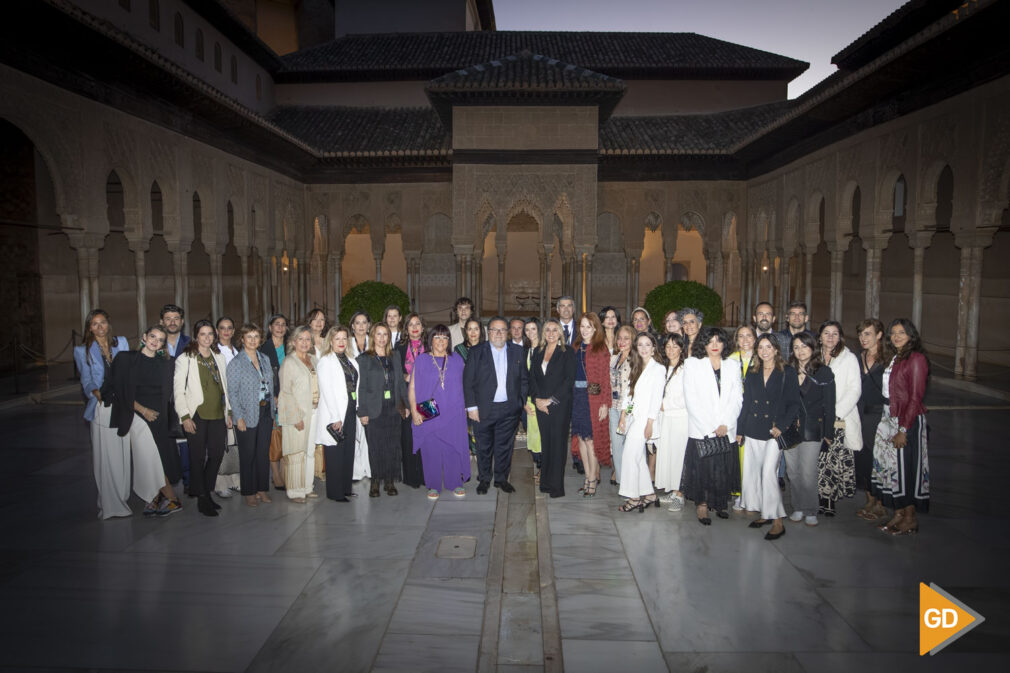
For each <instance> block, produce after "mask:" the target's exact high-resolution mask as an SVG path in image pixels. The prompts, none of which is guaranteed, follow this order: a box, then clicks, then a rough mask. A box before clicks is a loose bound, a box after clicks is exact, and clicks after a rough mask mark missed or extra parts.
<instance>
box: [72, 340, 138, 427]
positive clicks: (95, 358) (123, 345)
mask: <svg viewBox="0 0 1010 673" xmlns="http://www.w3.org/2000/svg"><path fill="white" fill-rule="evenodd" d="M125 350H130V345H129V344H128V343H127V342H126V337H116V338H115V340H114V341H113V342H112V347H111V352H112V357H116V353H118V352H120V351H125ZM74 362H76V363H77V371H79V372H80V373H81V388H82V389H83V391H84V403H85V406H84V420H86V421H88V422H89V423H90V422H91V421H93V420H95V408H96V407H97V406H98V400H97V399H96V398H95V396H94V395H93V394H92V392H91V391H93V390H101V389H102V383H103V382H104V381H105V363H104V362H102V349H101V348H99V347H98V344H97V343H92V344H91V357H86V353H85V352H84V346H83V345H82V346H75V347H74Z"/></svg>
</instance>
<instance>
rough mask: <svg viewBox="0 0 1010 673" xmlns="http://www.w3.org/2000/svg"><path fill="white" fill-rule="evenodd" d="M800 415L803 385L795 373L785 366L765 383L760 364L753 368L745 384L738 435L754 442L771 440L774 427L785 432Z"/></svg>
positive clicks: (775, 371) (737, 423)
mask: <svg viewBox="0 0 1010 673" xmlns="http://www.w3.org/2000/svg"><path fill="white" fill-rule="evenodd" d="M799 414H800V384H799V381H798V380H797V377H796V370H795V369H793V368H792V367H790V366H789V365H786V366H785V368H784V369H783V370H782V371H779V370H778V369H775V370H773V371H772V373H771V375H769V376H768V383H767V384H766V383H765V380H764V374H763V372H762V370H761V365H756V366H753V367H751V368H750V369H749V370H748V371H747V378H745V379H744V382H743V406H742V407H741V408H740V417H739V418H738V419H737V422H736V433H737V434H738V435H743V436H745V437H753V438H754V439H762V440H764V439H771V435H770V434H769V432H770V431H771V429H772V425H774V426H775V427H776V428H778V429H779V430H785V429H786V428H788V427H789V426H790V425H792V424H793V422H794V421H795V420H796V418H797V417H798V416H799Z"/></svg>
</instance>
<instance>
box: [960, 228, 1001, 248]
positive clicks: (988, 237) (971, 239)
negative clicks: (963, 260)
mask: <svg viewBox="0 0 1010 673" xmlns="http://www.w3.org/2000/svg"><path fill="white" fill-rule="evenodd" d="M995 235H996V228H995V227H992V228H989V227H986V228H985V229H971V230H961V231H959V232H957V233H956V234H955V235H954V245H956V246H957V247H959V248H988V247H989V246H990V245H992V239H993V237H994V236H995Z"/></svg>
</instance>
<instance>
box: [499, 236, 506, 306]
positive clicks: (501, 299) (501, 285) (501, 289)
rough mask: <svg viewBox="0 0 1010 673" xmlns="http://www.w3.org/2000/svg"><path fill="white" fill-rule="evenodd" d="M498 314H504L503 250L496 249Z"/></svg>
mask: <svg viewBox="0 0 1010 673" xmlns="http://www.w3.org/2000/svg"><path fill="white" fill-rule="evenodd" d="M498 315H505V251H504V250H499V251H498Z"/></svg>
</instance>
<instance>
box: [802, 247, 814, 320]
mask: <svg viewBox="0 0 1010 673" xmlns="http://www.w3.org/2000/svg"><path fill="white" fill-rule="evenodd" d="M805 259H806V261H805V262H804V263H803V272H804V274H806V280H805V281H804V285H805V286H806V287H805V288H804V289H805V291H806V295H805V297H804V301H805V302H806V304H807V312H808V313H809V312H810V308H811V306H813V301H814V253H812V252H808V253H807V254H806V255H805Z"/></svg>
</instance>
